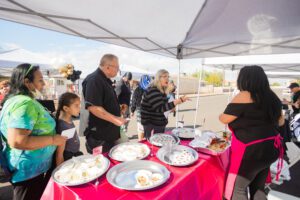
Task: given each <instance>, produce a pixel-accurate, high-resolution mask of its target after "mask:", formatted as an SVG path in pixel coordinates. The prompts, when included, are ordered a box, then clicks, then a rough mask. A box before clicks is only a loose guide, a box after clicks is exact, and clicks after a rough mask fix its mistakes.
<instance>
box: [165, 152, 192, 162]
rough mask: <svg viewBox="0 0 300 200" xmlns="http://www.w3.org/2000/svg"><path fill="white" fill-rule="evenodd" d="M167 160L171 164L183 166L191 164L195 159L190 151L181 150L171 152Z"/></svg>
mask: <svg viewBox="0 0 300 200" xmlns="http://www.w3.org/2000/svg"><path fill="white" fill-rule="evenodd" d="M169 159H170V161H171V164H174V165H184V164H188V163H191V162H192V161H194V159H195V158H194V156H193V154H192V153H191V152H190V151H187V150H182V151H174V152H172V154H171V155H170V156H169Z"/></svg>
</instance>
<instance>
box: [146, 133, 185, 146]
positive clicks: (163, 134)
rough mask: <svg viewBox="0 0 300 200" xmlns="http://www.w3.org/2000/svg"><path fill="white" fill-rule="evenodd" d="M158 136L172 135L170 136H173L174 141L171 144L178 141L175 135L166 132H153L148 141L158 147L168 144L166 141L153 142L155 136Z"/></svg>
mask: <svg viewBox="0 0 300 200" xmlns="http://www.w3.org/2000/svg"><path fill="white" fill-rule="evenodd" d="M159 137H172V138H174V140H175V143H173V145H174V144H179V143H180V139H179V137H177V136H176V135H173V134H166V133H155V134H154V135H153V136H152V137H150V138H149V142H150V143H151V144H153V145H155V146H158V147H162V146H164V145H167V144H168V143H165V144H162V143H159V142H155V141H154V140H155V139H156V138H159Z"/></svg>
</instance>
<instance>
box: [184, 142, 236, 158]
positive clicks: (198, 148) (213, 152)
mask: <svg viewBox="0 0 300 200" xmlns="http://www.w3.org/2000/svg"><path fill="white" fill-rule="evenodd" d="M189 146H191V145H190V144H189ZM230 146H231V144H230V143H228V144H227V147H226V148H225V149H224V150H223V151H214V150H211V149H209V148H205V147H192V146H191V147H192V148H194V149H195V150H196V151H198V152H200V153H205V154H209V155H212V156H218V155H220V154H222V153H224V152H225V151H227V149H228V148H230Z"/></svg>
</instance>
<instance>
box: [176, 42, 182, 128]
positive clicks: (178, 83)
mask: <svg viewBox="0 0 300 200" xmlns="http://www.w3.org/2000/svg"><path fill="white" fill-rule="evenodd" d="M182 49H183V46H182V44H179V45H178V46H177V55H176V58H177V60H178V76H177V89H176V90H177V94H176V96H177V97H176V98H177V99H178V98H179V90H180V64H181V63H180V60H181V59H182V58H183V52H182ZM178 111H179V105H177V106H176V128H178V121H179V120H178V119H179V112H178Z"/></svg>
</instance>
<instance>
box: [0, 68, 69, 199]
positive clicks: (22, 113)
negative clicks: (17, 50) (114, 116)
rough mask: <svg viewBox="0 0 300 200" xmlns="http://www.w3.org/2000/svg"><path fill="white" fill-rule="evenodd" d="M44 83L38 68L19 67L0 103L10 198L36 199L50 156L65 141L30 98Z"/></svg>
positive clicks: (52, 122) (48, 115) (45, 180)
mask: <svg viewBox="0 0 300 200" xmlns="http://www.w3.org/2000/svg"><path fill="white" fill-rule="evenodd" d="M44 85H45V83H44V80H43V75H42V73H41V71H40V70H39V67H38V66H33V65H30V64H21V65H19V66H17V67H16V68H15V69H14V70H13V73H12V76H11V90H10V92H9V94H8V95H7V96H6V98H5V99H4V101H3V109H2V112H1V115H0V131H1V133H2V134H3V136H4V139H5V140H4V141H5V142H6V143H7V148H6V149H5V150H4V155H5V157H6V159H7V161H8V164H9V168H10V170H11V171H13V172H14V173H13V176H12V180H11V182H12V185H13V188H14V199H18V200H20V199H30V200H34V199H40V197H41V195H42V193H43V191H44V188H45V186H46V184H47V181H48V180H47V178H46V177H45V173H46V172H47V171H48V170H49V169H50V167H51V165H52V160H53V154H54V153H55V150H56V148H57V147H58V152H57V153H59V151H61V149H62V150H63V149H64V145H65V142H66V138H65V137H62V136H60V135H56V133H55V120H54V119H53V118H52V117H51V116H50V114H49V113H48V112H47V111H46V110H45V108H44V107H43V106H42V105H41V104H40V103H39V102H37V101H36V100H35V99H34V93H35V92H36V90H39V91H41V90H42V89H43V87H44Z"/></svg>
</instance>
